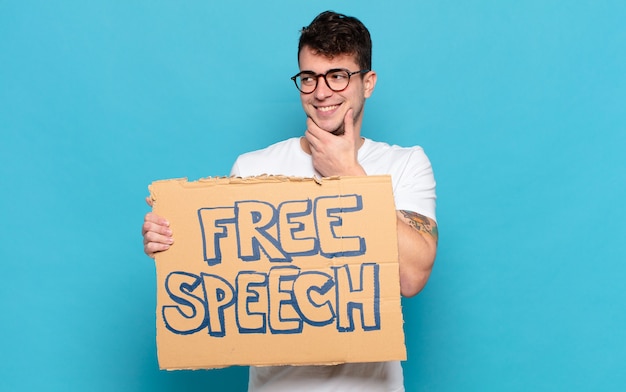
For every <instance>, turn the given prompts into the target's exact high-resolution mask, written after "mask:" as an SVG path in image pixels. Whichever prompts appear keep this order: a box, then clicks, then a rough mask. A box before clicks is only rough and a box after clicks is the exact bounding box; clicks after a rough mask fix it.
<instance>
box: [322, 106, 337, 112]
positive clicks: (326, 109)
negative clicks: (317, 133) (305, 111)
mask: <svg viewBox="0 0 626 392" xmlns="http://www.w3.org/2000/svg"><path fill="white" fill-rule="evenodd" d="M338 107H339V105H333V106H320V107H318V108H317V110H319V111H320V112H328V111H331V110H335V109H337V108H338Z"/></svg>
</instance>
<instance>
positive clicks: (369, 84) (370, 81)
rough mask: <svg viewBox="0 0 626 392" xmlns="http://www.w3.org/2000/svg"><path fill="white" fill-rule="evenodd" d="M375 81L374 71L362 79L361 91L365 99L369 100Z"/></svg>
mask: <svg viewBox="0 0 626 392" xmlns="http://www.w3.org/2000/svg"><path fill="white" fill-rule="evenodd" d="M376 79H377V75H376V72H375V71H369V72H368V73H366V74H365V76H364V77H363V89H364V96H365V98H369V97H371V96H372V93H373V92H374V87H376Z"/></svg>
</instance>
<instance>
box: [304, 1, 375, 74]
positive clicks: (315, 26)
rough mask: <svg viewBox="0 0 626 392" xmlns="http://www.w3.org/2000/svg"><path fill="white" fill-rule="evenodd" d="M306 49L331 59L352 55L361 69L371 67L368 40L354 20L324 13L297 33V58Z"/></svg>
mask: <svg viewBox="0 0 626 392" xmlns="http://www.w3.org/2000/svg"><path fill="white" fill-rule="evenodd" d="M305 46H308V47H309V48H311V49H313V50H314V51H315V52H317V53H318V54H321V55H323V56H326V57H328V58H333V57H335V56H337V55H342V54H347V55H353V56H355V58H356V62H357V64H358V65H359V67H361V69H371V68H372V38H371V37H370V32H369V31H368V30H367V28H366V27H365V25H364V24H363V23H361V21H360V20H358V19H357V18H355V17H352V16H346V15H343V14H338V13H336V12H333V11H325V12H322V13H321V14H319V15H318V16H317V17H315V19H313V22H311V24H310V25H308V26H306V27H303V28H302V30H301V31H300V42H299V43H298V55H300V51H302V48H304V47H305Z"/></svg>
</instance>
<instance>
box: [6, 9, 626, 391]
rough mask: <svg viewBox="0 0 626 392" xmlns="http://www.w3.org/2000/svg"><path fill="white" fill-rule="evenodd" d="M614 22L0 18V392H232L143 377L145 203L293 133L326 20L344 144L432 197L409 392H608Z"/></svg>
mask: <svg viewBox="0 0 626 392" xmlns="http://www.w3.org/2000/svg"><path fill="white" fill-rule="evenodd" d="M625 4H626V3H624V2H623V1H603V0H598V1H536V0H530V1H523V2H513V1H487V0H484V1H476V0H475V1H426V0H419V1H409V0H404V1H397V2H388V1H387V2H382V1H378V0H376V1H363V0H360V1H345V2H336V1H317V2H309V3H295V2H291V1H258V2H252V1H241V0H236V1H228V2H209V1H184V2H182V1H176V2H175V1H132V2H122V1H93V2H84V1H63V2H47V1H2V0H0V132H1V136H2V137H1V139H0V176H1V177H0V179H1V182H0V183H1V184H2V191H1V196H0V201H1V202H0V213H1V216H0V219H1V222H2V224H1V225H0V243H1V246H0V262H1V263H2V264H1V266H2V274H1V275H0V279H1V284H0V301H1V302H0V306H1V309H2V311H1V316H0V317H1V321H0V352H1V353H2V359H1V360H0V361H1V366H0V390H3V391H17V390H38V391H67V390H75V391H86V390H89V391H139V390H145V391H147V390H150V391H179V390H190V391H192V390H216V391H220V390H243V389H245V385H246V379H247V370H246V368H238V367H235V368H229V369H224V370H214V371H196V372H190V371H182V372H165V371H159V370H158V365H157V360H156V344H155V326H154V322H155V290H156V287H155V273H154V265H153V262H152V260H151V259H149V258H148V257H146V256H145V255H144V254H143V251H142V242H141V235H140V226H141V223H142V219H143V215H144V214H145V213H146V212H147V211H148V210H149V208H148V207H147V206H146V204H145V202H144V197H145V196H146V195H147V186H148V184H149V183H150V182H152V181H153V180H156V179H163V178H172V177H189V178H190V179H197V178H200V177H204V176H216V175H227V174H228V173H229V170H230V166H231V164H232V162H233V161H234V159H235V157H236V156H237V155H238V154H240V153H243V152H246V151H249V150H252V149H257V148H261V147H264V146H266V145H268V144H271V143H273V142H275V141H278V140H281V139H284V138H287V137H290V136H296V135H299V134H301V133H302V131H303V130H304V128H305V124H304V116H303V114H302V112H301V108H300V103H299V99H298V94H297V92H296V90H295V88H294V86H293V85H292V83H291V81H290V80H289V77H290V76H291V75H293V74H294V73H296V72H297V63H296V45H297V39H298V32H299V29H300V28H301V27H302V26H304V25H306V24H308V23H309V22H310V21H311V20H312V18H313V17H314V16H315V15H316V14H317V13H319V12H321V11H323V10H325V9H334V10H336V11H339V12H343V13H346V14H349V15H355V16H357V17H359V18H360V19H361V20H362V21H363V22H364V23H365V24H366V25H367V26H368V27H369V29H370V31H371V33H372V36H373V39H374V69H376V70H377V71H378V75H379V82H378V86H377V89H376V92H375V94H374V96H373V97H372V98H371V99H370V100H369V101H368V105H367V106H368V107H367V110H366V115H365V124H364V129H363V134H364V135H365V136H367V137H370V138H373V139H377V140H384V141H387V142H389V143H396V144H401V145H413V144H420V145H422V146H423V147H424V148H425V150H426V152H427V154H428V155H429V157H430V158H431V161H432V163H433V166H434V169H435V174H436V178H437V181H438V220H439V225H440V236H441V239H440V249H439V254H438V257H437V262H436V265H435V269H434V271H433V274H432V277H431V280H430V282H429V284H428V286H427V287H426V289H425V290H424V291H423V292H422V293H421V294H420V295H419V296H418V297H416V298H412V299H409V300H405V301H404V311H405V318H406V324H405V328H406V333H407V345H408V351H409V361H408V362H406V363H405V364H404V369H405V376H406V384H407V390H408V391H465V390H470V391H531V390H532V391H554V390H570V391H587V390H602V391H616V390H621V388H623V387H624V386H625V385H626V372H624V363H626V312H625V309H624V308H625V303H626V289H625V288H624V281H625V277H626V266H625V264H624V261H625V260H626V257H625V256H626V241H625V238H624V237H625V236H626V228H625V227H624V222H625V220H626V208H624V205H623V202H624V200H625V199H626V183H625V182H626V154H624V152H623V151H622V150H623V149H624V147H625V146H626V119H625V108H626V50H625V49H624V48H626V23H625V20H626V5H625Z"/></svg>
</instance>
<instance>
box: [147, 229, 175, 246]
mask: <svg viewBox="0 0 626 392" xmlns="http://www.w3.org/2000/svg"><path fill="white" fill-rule="evenodd" d="M151 243H152V244H161V245H172V244H173V243H174V238H173V237H172V236H169V235H166V234H160V233H157V232H156V231H149V232H147V233H146V234H145V235H144V236H143V244H144V245H148V244H151Z"/></svg>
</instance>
